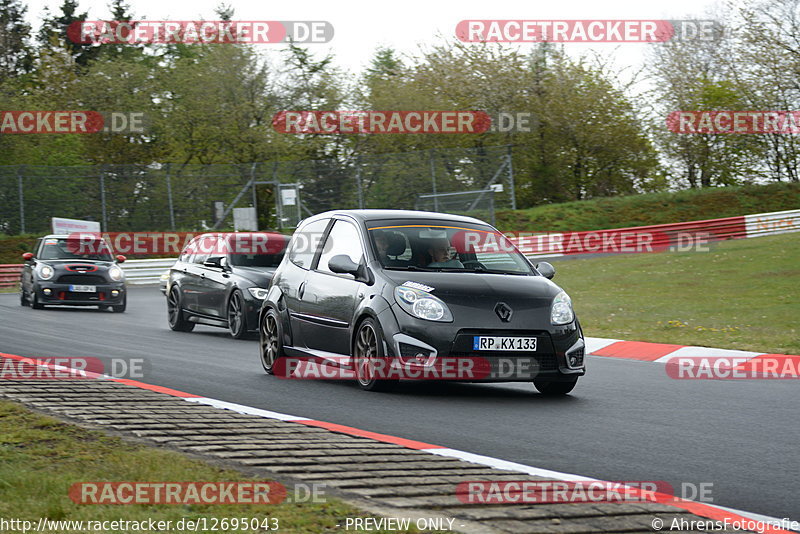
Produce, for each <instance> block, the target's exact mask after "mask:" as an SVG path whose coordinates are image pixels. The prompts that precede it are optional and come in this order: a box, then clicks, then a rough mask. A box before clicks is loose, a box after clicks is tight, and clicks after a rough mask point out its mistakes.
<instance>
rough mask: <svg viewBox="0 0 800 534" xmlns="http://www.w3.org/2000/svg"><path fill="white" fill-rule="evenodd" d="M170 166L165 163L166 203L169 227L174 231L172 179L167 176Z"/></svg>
mask: <svg viewBox="0 0 800 534" xmlns="http://www.w3.org/2000/svg"><path fill="white" fill-rule="evenodd" d="M169 171H170V166H169V163H167V203H168V204H169V226H170V228H171V229H172V231H173V232H174V231H175V210H174V209H173V207H172V178H171V177H170V174H169Z"/></svg>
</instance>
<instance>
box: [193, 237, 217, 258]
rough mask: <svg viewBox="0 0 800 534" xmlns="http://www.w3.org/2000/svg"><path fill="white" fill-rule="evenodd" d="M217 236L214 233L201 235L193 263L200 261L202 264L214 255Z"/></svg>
mask: <svg viewBox="0 0 800 534" xmlns="http://www.w3.org/2000/svg"><path fill="white" fill-rule="evenodd" d="M216 241H217V238H216V236H213V235H207V236H201V237H200V239H198V241H197V243H198V245H197V250H196V251H195V253H194V255H193V256H192V263H199V264H201V265H202V263H203V262H204V261H206V260H207V259H208V257H209V256H213V255H214V253H213V251H214V246H215V245H216Z"/></svg>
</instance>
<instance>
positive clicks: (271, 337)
mask: <svg viewBox="0 0 800 534" xmlns="http://www.w3.org/2000/svg"><path fill="white" fill-rule="evenodd" d="M258 332H259V336H258V337H259V345H260V347H261V349H260V350H261V358H260V359H261V367H263V368H264V372H265V373H267V374H268V375H272V374H275V362H277V361H278V359H279V358H282V357H283V331H282V330H281V320H280V317H279V316H278V312H276V311H275V310H274V309H272V308H269V309H268V310H267V313H265V314H264V315H263V317H262V318H261V325H260V326H259V328H258Z"/></svg>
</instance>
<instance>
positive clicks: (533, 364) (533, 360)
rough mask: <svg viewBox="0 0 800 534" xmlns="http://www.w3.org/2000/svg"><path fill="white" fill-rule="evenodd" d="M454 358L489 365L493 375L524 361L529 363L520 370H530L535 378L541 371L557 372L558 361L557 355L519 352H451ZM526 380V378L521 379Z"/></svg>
mask: <svg viewBox="0 0 800 534" xmlns="http://www.w3.org/2000/svg"><path fill="white" fill-rule="evenodd" d="M450 356H452V357H454V358H472V359H473V360H475V361H477V362H483V363H485V364H488V366H489V369H490V370H491V373H492V374H493V375H494V374H497V373H500V374H502V373H503V372H507V371H508V370H509V369H511V368H512V367H514V362H521V361H523V359H525V360H527V361H528V362H529V365H528V364H526V365H525V366H523V367H516V368H518V369H530V371H531V376H535V375H536V373H537V372H541V371H557V370H558V359H557V358H556V355H555V354H536V353H519V352H500V351H475V352H451V353H450ZM521 378H524V377H521Z"/></svg>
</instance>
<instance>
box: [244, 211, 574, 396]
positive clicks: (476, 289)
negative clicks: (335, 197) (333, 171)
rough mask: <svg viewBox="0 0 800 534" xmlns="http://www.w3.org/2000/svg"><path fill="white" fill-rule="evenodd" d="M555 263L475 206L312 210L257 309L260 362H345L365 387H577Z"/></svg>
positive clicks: (275, 370)
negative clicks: (463, 211)
mask: <svg viewBox="0 0 800 534" xmlns="http://www.w3.org/2000/svg"><path fill="white" fill-rule="evenodd" d="M554 274H555V270H554V269H553V267H552V266H551V265H550V264H549V263H545V262H542V263H539V264H538V265H535V266H534V265H533V264H532V263H531V262H530V261H529V260H528V259H527V258H526V257H525V256H523V255H522V254H521V253H520V252H519V251H518V250H517V249H516V247H514V245H513V244H511V243H510V242H509V241H508V239H506V238H505V236H503V235H502V234H501V233H500V232H499V231H498V230H496V229H495V228H493V227H492V226H490V225H488V224H486V223H484V222H482V221H480V220H477V219H473V218H470V217H462V216H457V215H447V214H441V213H429V212H416V211H398V210H352V211H333V212H327V213H323V214H320V215H316V216H314V217H311V218H309V219H306V220H305V221H303V222H302V223H301V224H300V225H299V226H298V229H297V231H296V232H295V234H294V236H293V238H292V242H291V244H290V245H289V248H288V250H287V253H286V257H285V258H284V260H283V262H282V263H281V265H280V267H278V270H277V271H276V272H275V276H274V277H273V279H272V284H271V285H270V288H269V294H268V295H267V298H266V300H265V301H264V303H263V306H262V308H261V313H260V318H259V323H260V328H259V331H260V341H261V342H260V359H261V363H262V366H263V367H264V370H265V371H266V372H267V373H269V374H275V375H279V376H283V377H285V378H346V377H347V376H346V371H349V372H350V378H355V379H356V380H358V383H359V384H360V386H361V387H362V388H364V389H367V390H378V389H387V388H389V387H391V386H392V385H394V384H395V383H397V381H398V380H399V379H407V378H413V379H425V378H429V379H432V380H442V379H445V380H456V381H469V382H484V381H485V382H508V381H532V382H533V384H534V385H535V387H536V388H537V389H538V390H539V391H540V392H541V393H544V394H548V395H563V394H567V393H569V392H570V391H571V390H572V389H573V387H574V386H575V384H576V382H577V379H578V377H579V376H581V375H583V374H584V373H585V367H584V338H583V332H582V330H581V327H580V324H579V322H578V319H577V318H576V317H575V314H574V312H573V309H572V303H571V301H570V298H569V296H567V294H566V293H565V292H564V291H563V290H562V289H561V288H560V287H558V286H557V285H556V284H554V283H553V282H551V281H550V280H549V279H550V278H552V277H553V275H554ZM320 369H322V371H320ZM331 369H334V370H339V371H340V372H332V371H331Z"/></svg>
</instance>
